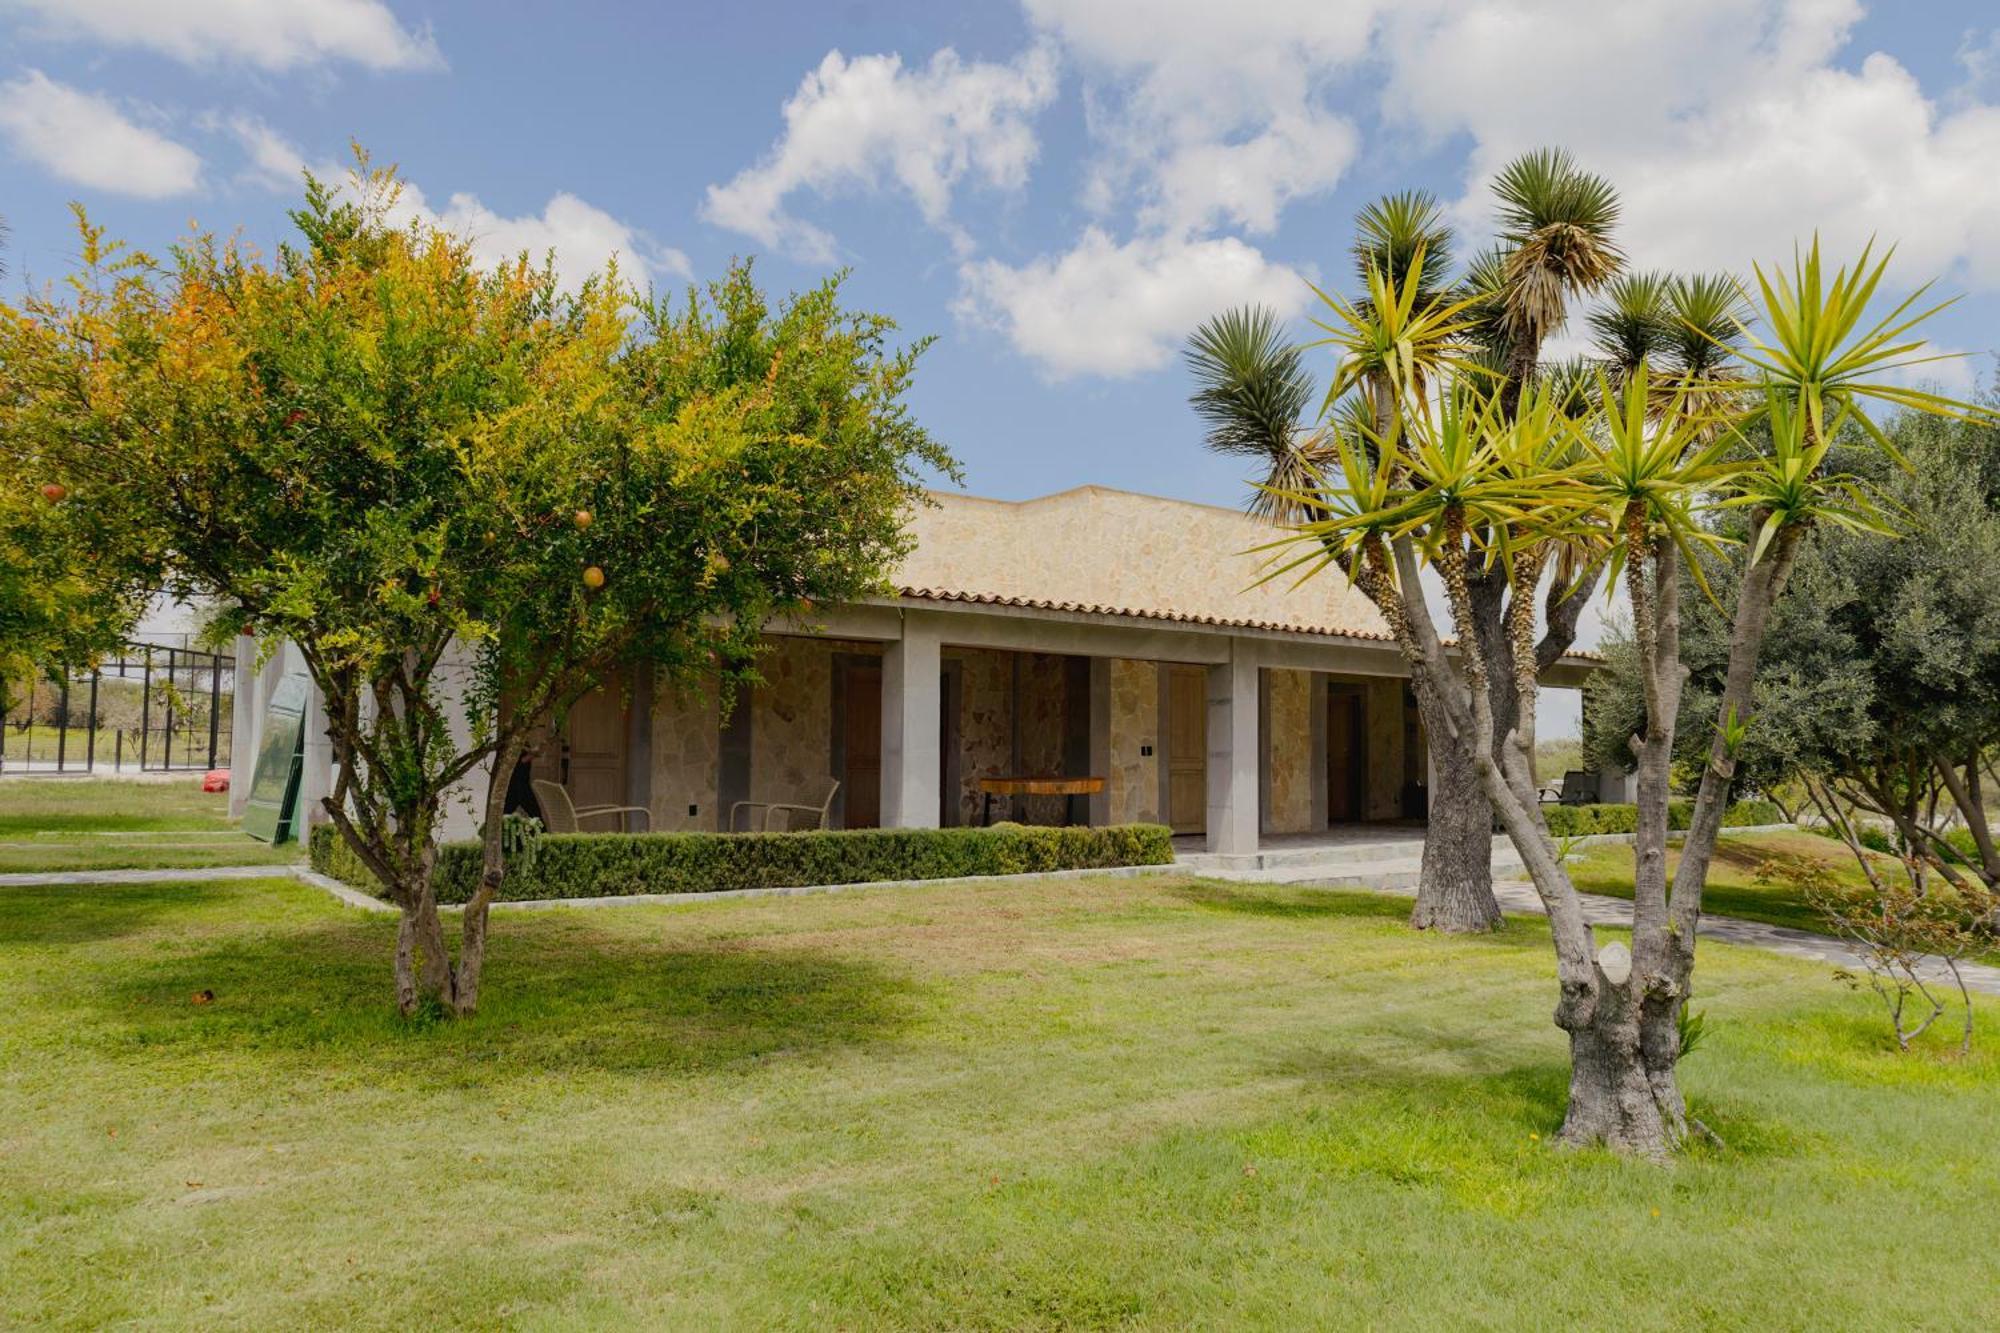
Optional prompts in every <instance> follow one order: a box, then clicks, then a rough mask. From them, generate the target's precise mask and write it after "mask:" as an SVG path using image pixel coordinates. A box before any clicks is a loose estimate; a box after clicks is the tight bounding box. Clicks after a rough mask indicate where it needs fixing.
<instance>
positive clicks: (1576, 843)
mask: <svg viewBox="0 0 2000 1333" xmlns="http://www.w3.org/2000/svg"><path fill="white" fill-rule="evenodd" d="M1808 832H1811V830H1810V829H1802V828H1800V827H1799V826H1798V825H1797V824H1732V825H1728V826H1726V827H1724V828H1723V830H1722V833H1721V836H1722V837H1725V838H1727V837H1731V836H1733V835H1735V834H1739V833H1808ZM1638 836H1639V835H1638V834H1636V833H1579V834H1577V835H1576V836H1575V837H1573V838H1571V839H1570V845H1571V846H1573V847H1596V846H1598V845H1600V844H1604V843H1614V842H1622V843H1627V844H1629V843H1631V842H1632V841H1633V840H1634V839H1635V838H1637V837H1638ZM1686 838H1687V830H1686V829H1684V828H1677V829H1669V830H1668V831H1667V841H1668V843H1673V842H1674V841H1676V840H1685V839H1686ZM1556 841H1557V842H1558V843H1560V842H1561V841H1562V839H1560V838H1558V839H1556Z"/></svg>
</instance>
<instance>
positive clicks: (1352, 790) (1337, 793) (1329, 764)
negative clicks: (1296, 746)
mask: <svg viewBox="0 0 2000 1333" xmlns="http://www.w3.org/2000/svg"><path fill="white" fill-rule="evenodd" d="M1327 691H1328V693H1327V699H1326V817H1327V819H1328V820H1330V821H1331V822H1333V823H1335V824H1355V823H1359V822H1360V821H1361V820H1362V819H1364V818H1366V817H1367V808H1366V806H1365V805H1364V804H1363V795H1362V793H1363V791H1364V789H1365V788H1364V784H1365V782H1366V773H1367V755H1368V721H1367V714H1366V711H1365V706H1364V704H1365V699H1366V696H1365V695H1364V694H1363V693H1362V692H1361V689H1360V687H1358V686H1353V685H1329V686H1328V687H1327Z"/></svg>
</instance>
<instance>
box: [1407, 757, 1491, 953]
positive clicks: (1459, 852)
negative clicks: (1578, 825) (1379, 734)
mask: <svg viewBox="0 0 2000 1333" xmlns="http://www.w3.org/2000/svg"><path fill="white" fill-rule="evenodd" d="M1430 798H1431V808H1430V823H1429V827H1427V828H1426V829H1425V830H1424V865H1423V873H1422V875H1421V876H1420V877H1419V879H1418V881H1417V905H1416V908H1415V910H1414V911H1412V912H1411V914H1410V924H1411V925H1413V926H1415V927H1416V928H1417V929H1418V930H1441V931H1444V932H1445V933H1446V934H1465V933H1469V932H1474V931H1486V930H1497V929H1499V927H1500V925H1501V916H1500V903H1499V900H1497V899H1496V898H1495V897H1494V896H1493V807H1492V805H1491V804H1490V803H1489V802H1488V801H1487V799H1486V787H1485V785H1484V784H1483V783H1482V782H1481V781H1480V777H1479V769H1478V767H1477V765H1475V764H1474V762H1473V758H1472V755H1471V754H1470V753H1469V752H1468V751H1467V750H1466V749H1465V747H1464V746H1462V745H1458V744H1455V743H1454V742H1453V741H1452V740H1451V739H1450V737H1448V736H1446V735H1445V734H1444V733H1443V732H1442V731H1437V732H1433V733H1432V735H1431V784H1430Z"/></svg>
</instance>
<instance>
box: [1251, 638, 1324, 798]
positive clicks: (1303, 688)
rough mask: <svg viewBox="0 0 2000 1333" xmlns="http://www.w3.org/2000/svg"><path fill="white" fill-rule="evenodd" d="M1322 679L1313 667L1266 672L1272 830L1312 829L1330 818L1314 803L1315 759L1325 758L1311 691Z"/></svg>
mask: <svg viewBox="0 0 2000 1333" xmlns="http://www.w3.org/2000/svg"><path fill="white" fill-rule="evenodd" d="M1319 681H1320V677H1318V676H1317V675H1315V674H1313V673H1312V672H1310V671H1290V670H1283V669H1272V670H1269V671H1266V672H1265V673H1264V690H1265V700H1266V707H1265V710H1264V712H1265V722H1266V726H1267V728H1268V730H1267V731H1266V734H1265V737H1264V744H1265V745H1266V746H1267V747H1268V753H1269V755H1270V768H1269V772H1270V803H1269V805H1268V806H1266V807H1265V810H1264V819H1263V824H1264V827H1265V829H1266V830H1268V831H1269V832H1272V833H1310V832H1313V831H1315V830H1317V829H1319V828H1322V827H1324V825H1325V823H1326V820H1325V812H1324V811H1315V810H1314V809H1313V787H1314V784H1313V771H1312V770H1313V765H1314V764H1315V763H1319V764H1324V763H1325V762H1326V756H1325V754H1323V753H1320V752H1318V751H1316V750H1315V749H1314V747H1313V731H1312V691H1313V688H1314V686H1315V685H1316V684H1318V683H1319ZM1322 688H1323V687H1322Z"/></svg>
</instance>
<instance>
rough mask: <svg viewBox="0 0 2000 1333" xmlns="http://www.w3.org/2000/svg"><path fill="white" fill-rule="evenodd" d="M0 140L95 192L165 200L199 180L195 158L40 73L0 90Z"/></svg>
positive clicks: (104, 102)
mask: <svg viewBox="0 0 2000 1333" xmlns="http://www.w3.org/2000/svg"><path fill="white" fill-rule="evenodd" d="M0 134H5V135H6V137H7V139H8V141H9V142H10V143H11V144H12V145H13V146H14V150H15V151H16V152H18V153H19V154H21V156H23V157H26V158H30V159H32V160H34V161H36V162H39V163H41V164H42V165H43V166H45V167H47V168H48V169H49V170H50V171H53V172H54V173H55V174H56V175H58V176H60V177H62V178H63V179H64V180H67V181H73V182H75V183H76V184H78V185H87V186H90V187H91V188H93V189H98V190H109V191H114V192H116V193H119V194H131V195H137V196H139V197H140V198H142V199H164V198H166V197H168V196H169V195H176V194H185V193H186V192H187V191H189V190H192V189H193V188H194V187H195V184H196V183H197V182H198V181H199V180H200V178H201V159H200V158H199V157H197V156H196V155H195V154H194V153H193V151H191V150H190V149H188V148H186V147H184V146H182V145H181V144H178V143H175V142H174V141H173V140H172V139H169V138H167V137H166V136H165V135H164V134H161V133H159V132H158V131H157V130H152V129H148V128H146V127H145V126H143V125H138V124H135V123H133V122H132V121H131V120H130V119H129V118H127V116H126V115H125V113H124V112H123V111H121V110H119V108H118V106H117V104H116V103H114V102H112V101H110V100H109V99H107V98H103V97H99V96H97V95H96V94H94V93H86V92H82V91H80V90H78V89H76V88H72V87H70V86H69V85H67V84H62V83H57V82H56V81H55V80H53V79H51V78H49V77H48V76H47V75H46V74H43V73H42V72H41V71H40V70H36V69H31V70H28V71H27V72H26V73H24V74H22V75H21V76H20V77H19V78H16V79H12V80H10V81H8V82H7V83H5V84H0Z"/></svg>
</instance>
